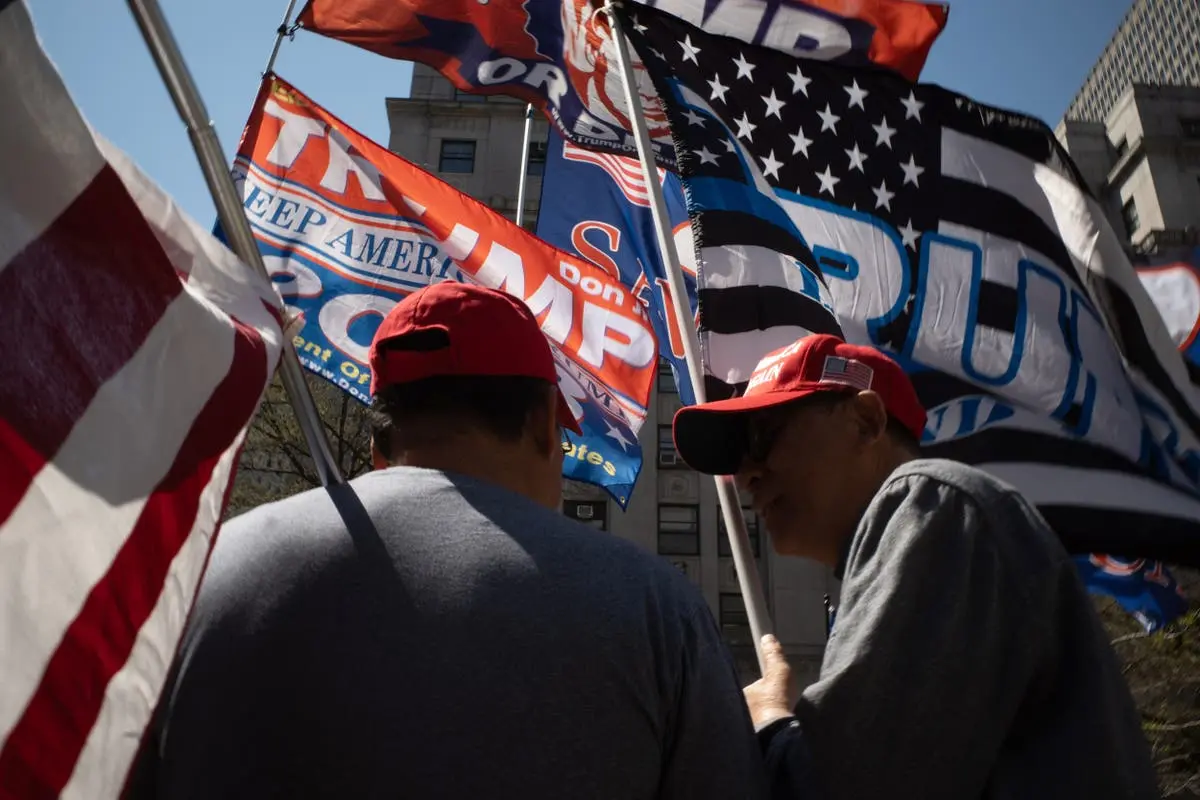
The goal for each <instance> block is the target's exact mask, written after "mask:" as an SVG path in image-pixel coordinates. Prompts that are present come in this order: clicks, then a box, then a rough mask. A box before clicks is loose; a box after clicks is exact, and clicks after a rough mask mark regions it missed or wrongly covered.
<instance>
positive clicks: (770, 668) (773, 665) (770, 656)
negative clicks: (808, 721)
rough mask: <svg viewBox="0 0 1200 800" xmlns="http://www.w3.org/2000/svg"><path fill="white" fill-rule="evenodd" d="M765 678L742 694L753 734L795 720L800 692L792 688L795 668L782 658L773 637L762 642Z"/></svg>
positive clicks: (780, 650)
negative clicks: (788, 718) (790, 718)
mask: <svg viewBox="0 0 1200 800" xmlns="http://www.w3.org/2000/svg"><path fill="white" fill-rule="evenodd" d="M762 654H763V676H762V677H761V678H759V679H758V680H756V681H755V682H754V683H752V684H750V685H749V686H747V687H746V688H745V689H744V690H743V692H742V693H743V694H744V695H745V697H746V706H747V707H748V708H749V709H750V719H751V720H752V721H753V722H754V730H756V731H757V730H762V729H763V728H765V727H766V726H768V725H770V724H771V723H772V722H774V721H776V720H778V719H782V718H784V717H790V716H792V709H793V708H794V707H795V705H796V699H797V698H796V695H797V692H796V690H795V687H794V686H793V684H792V668H791V667H790V666H789V665H788V662H787V658H786V657H784V655H783V645H781V644H780V643H779V640H778V639H776V638H775V637H774V636H772V635H771V634H769V633H768V634H767V635H766V636H764V637H763V638H762Z"/></svg>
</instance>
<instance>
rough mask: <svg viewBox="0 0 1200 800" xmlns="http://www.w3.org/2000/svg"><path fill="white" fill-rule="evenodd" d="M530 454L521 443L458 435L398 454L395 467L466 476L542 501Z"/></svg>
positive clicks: (394, 462) (393, 464)
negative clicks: (536, 486)
mask: <svg viewBox="0 0 1200 800" xmlns="http://www.w3.org/2000/svg"><path fill="white" fill-rule="evenodd" d="M529 458H530V455H529V453H527V452H525V450H524V448H522V447H521V445H520V444H511V445H510V444H508V443H506V442H498V441H496V440H495V439H485V438H484V437H476V436H459V437H455V439H454V440H452V441H448V442H444V443H441V444H437V445H430V446H425V447H413V448H409V449H408V450H405V451H404V452H402V453H400V454H398V457H397V458H395V459H393V460H392V462H391V463H392V466H405V467H421V468H423V469H436V470H440V471H442V472H454V473H458V474H459V475H466V476H468V477H471V478H476V479H477V480H481V481H484V482H486V483H491V484H495V485H496V486H500V487H502V488H505V489H508V490H510V491H513V492H516V493H517V494H520V495H524V496H525V497H528V498H529V499H531V500H533V501H535V502H542V501H541V498H540V497H539V492H538V491H537V489H536V488H535V485H534V481H533V475H534V473H535V470H533V469H531V468H530V466H531V465H529V464H528V461H529Z"/></svg>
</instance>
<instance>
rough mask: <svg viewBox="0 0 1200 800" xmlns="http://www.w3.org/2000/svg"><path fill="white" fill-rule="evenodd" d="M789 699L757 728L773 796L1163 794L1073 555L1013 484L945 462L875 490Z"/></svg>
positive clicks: (909, 471)
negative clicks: (826, 625)
mask: <svg viewBox="0 0 1200 800" xmlns="http://www.w3.org/2000/svg"><path fill="white" fill-rule="evenodd" d="M796 714H797V717H798V724H797V723H796V722H793V723H791V724H790V725H789V724H781V725H777V726H774V727H775V730H774V731H771V730H765V731H764V732H763V734H762V736H763V738H764V739H766V740H768V742H769V743H768V744H767V751H766V758H767V762H768V772H769V773H770V775H771V781H772V789H773V793H774V795H775V796H776V797H796V798H816V797H820V798H826V799H827V800H837V799H839V798H868V797H869V798H876V797H906V798H907V797H912V798H923V799H924V800H941V798H945V799H946V800H951V798H953V800H962V798H994V799H996V800H1000V799H1001V798H1003V799H1004V800H1009V799H1011V800H1029V798H1043V797H1044V798H1055V799H1056V800H1057V799H1058V798H1081V799H1082V798H1087V800H1105V799H1106V798H1114V800H1115V799H1116V798H1136V799H1138V800H1140V799H1141V798H1147V799H1148V798H1157V797H1158V796H1159V794H1158V791H1157V789H1156V787H1155V776H1154V770H1153V767H1152V766H1151V763H1150V755H1149V749H1148V747H1147V745H1146V742H1145V740H1144V738H1143V737H1142V733H1141V727H1140V725H1139V721H1138V716H1137V713H1136V710H1135V707H1134V704H1133V700H1132V698H1131V697H1130V694H1129V689H1128V687H1127V686H1126V684H1125V681H1124V679H1123V678H1122V677H1121V671H1120V668H1119V666H1118V663H1117V660H1116V657H1115V655H1114V654H1113V651H1112V648H1111V646H1110V645H1109V643H1108V637H1107V635H1106V634H1105V632H1104V629H1103V627H1102V626H1101V624H1100V620H1099V618H1098V617H1097V616H1096V613H1095V611H1094V609H1093V607H1092V604H1091V600H1090V599H1089V598H1088V596H1087V594H1086V593H1085V591H1084V588H1083V586H1082V584H1081V582H1080V579H1079V576H1078V574H1077V572H1076V569H1075V565H1074V563H1073V562H1072V560H1071V559H1070V558H1069V557H1068V556H1067V554H1066V552H1065V551H1064V550H1063V548H1062V546H1061V544H1060V543H1059V542H1058V540H1057V538H1056V537H1055V536H1054V534H1053V533H1052V532H1051V531H1050V529H1049V528H1048V527H1047V525H1046V523H1045V521H1044V520H1043V519H1042V518H1041V516H1040V515H1039V514H1038V513H1037V511H1036V510H1034V509H1033V508H1032V507H1031V506H1030V505H1029V503H1028V502H1027V501H1026V500H1025V499H1024V498H1023V497H1021V495H1020V494H1018V493H1017V492H1016V490H1014V489H1012V488H1011V487H1009V486H1007V485H1006V484H1003V483H1001V482H1000V481H998V480H996V479H995V478H993V477H991V476H989V475H987V474H986V473H984V472H982V471H980V470H977V469H974V468H972V467H968V466H965V465H963V464H958V463H954V462H950V461H940V460H918V461H913V462H910V463H908V464H906V465H904V466H902V467H900V468H899V469H897V470H896V471H895V472H894V473H893V474H892V475H891V477H890V478H889V479H888V480H887V481H886V482H885V483H884V485H883V487H882V488H881V489H880V490H879V493H878V494H877V495H876V496H875V498H874V499H873V500H872V502H871V504H870V506H869V508H868V509H867V512H866V514H865V515H864V516H863V519H862V521H861V523H860V524H859V526H858V530H857V531H856V532H855V535H854V539H853V542H852V543H851V546H850V550H849V552H848V554H847V558H846V564H845V574H844V578H843V584H842V598H841V605H840V607H839V608H838V612H837V621H836V623H835V625H834V629H833V633H832V635H831V637H830V640H829V644H828V646H827V647H826V651H825V659H824V663H823V665H822V667H821V676H820V678H819V679H818V680H817V682H816V683H814V684H813V685H811V686H809V687H808V688H807V690H805V692H804V694H803V697H802V699H801V700H800V703H799V705H798V706H797V707H796ZM771 733H774V735H773V736H771V735H770V734H771Z"/></svg>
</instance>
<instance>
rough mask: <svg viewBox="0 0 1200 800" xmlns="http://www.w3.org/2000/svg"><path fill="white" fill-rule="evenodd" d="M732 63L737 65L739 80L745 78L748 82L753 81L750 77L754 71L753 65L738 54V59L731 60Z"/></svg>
mask: <svg viewBox="0 0 1200 800" xmlns="http://www.w3.org/2000/svg"><path fill="white" fill-rule="evenodd" d="M733 63H734V64H736V65H737V71H738V74H737V76H738V77H739V78H745V79H746V80H748V81H750V82H753V81H754V78H753V77H751V75H750V73H751V72H753V71H754V65H753V64H751V63H750V62H749V61H747V60H746V56H745V55H743V54H742V53H738V57H737V58H735V59H734V60H733Z"/></svg>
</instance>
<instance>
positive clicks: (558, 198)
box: [537, 131, 696, 405]
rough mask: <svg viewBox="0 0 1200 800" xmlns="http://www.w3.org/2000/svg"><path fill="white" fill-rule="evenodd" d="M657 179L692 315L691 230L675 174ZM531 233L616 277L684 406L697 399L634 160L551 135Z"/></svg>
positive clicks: (639, 170)
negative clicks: (642, 316) (642, 313)
mask: <svg viewBox="0 0 1200 800" xmlns="http://www.w3.org/2000/svg"><path fill="white" fill-rule="evenodd" d="M658 178H659V181H660V182H661V185H662V191H663V196H664V198H665V200H666V205H667V214H668V216H669V218H670V220H669V221H670V224H671V227H672V229H673V230H674V233H675V238H676V242H677V247H678V248H679V252H680V255H681V256H683V257H685V263H683V264H682V265H681V266H682V268H683V276H684V283H685V284H686V287H687V290H688V304H689V307H690V309H691V311H692V314H693V315H694V314H695V311H696V265H695V261H694V259H693V258H692V254H693V252H694V251H693V250H692V232H691V223H690V222H689V221H688V215H687V206H686V205H685V203H684V199H683V187H682V186H681V185H680V183H679V177H678V176H676V175H674V174H673V173H670V172H667V171H666V170H664V169H662V168H659V170H658ZM537 235H538V236H539V237H541V238H542V239H543V240H544V241H546V242H548V243H549V244H552V245H554V246H555V247H558V248H561V249H563V250H566V251H568V252H574V253H576V254H577V255H579V256H580V257H581V258H586V259H587V260H588V261H591V262H592V263H593V264H596V265H597V266H599V267H600V268H601V269H603V270H604V271H605V272H606V273H607V274H608V275H610V276H612V277H614V278H617V279H618V280H620V281H621V282H622V283H623V284H624V285H625V286H626V287H628V288H629V291H630V292H631V293H632V294H633V296H634V297H635V298H637V300H638V302H640V303H641V304H642V306H643V307H645V309H646V313H647V314H648V315H649V318H650V322H651V324H653V326H654V333H655V336H656V337H657V339H658V354H659V356H660V357H662V358H663V359H665V360H666V361H667V363H669V364H670V365H671V372H672V374H673V376H674V379H675V383H676V386H677V387H678V389H679V396H680V399H681V400H682V401H683V403H685V404H687V405H691V404H692V403H694V402H695V397H694V395H693V392H692V384H691V378H690V377H689V375H688V370H687V362H686V361H685V360H684V357H683V331H681V330H680V328H679V322H678V318H677V317H676V314H675V309H674V300H673V298H672V295H671V287H670V284H669V282H668V280H667V271H666V269H665V268H664V267H663V263H662V256H661V255H660V254H659V251H658V239H657V238H656V235H655V232H654V219H653V215H652V214H651V213H650V191H649V189H648V188H647V187H646V182H645V180H644V179H643V177H642V166H641V164H640V162H638V160H637V159H634V158H629V157H627V156H618V155H613V154H611V153H599V152H596V151H593V150H585V149H584V148H582V147H579V146H578V145H574V144H572V143H570V142H567V141H564V140H563V138H562V137H561V136H559V135H558V134H556V133H555V132H554V131H550V135H549V139H548V140H547V142H546V164H545V170H544V174H543V175H542V201H541V203H540V204H539V206H538V219H537Z"/></svg>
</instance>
